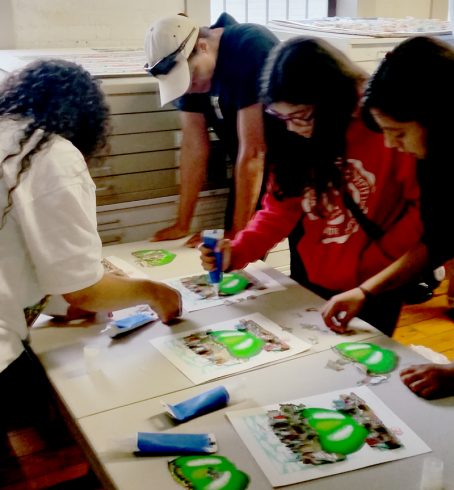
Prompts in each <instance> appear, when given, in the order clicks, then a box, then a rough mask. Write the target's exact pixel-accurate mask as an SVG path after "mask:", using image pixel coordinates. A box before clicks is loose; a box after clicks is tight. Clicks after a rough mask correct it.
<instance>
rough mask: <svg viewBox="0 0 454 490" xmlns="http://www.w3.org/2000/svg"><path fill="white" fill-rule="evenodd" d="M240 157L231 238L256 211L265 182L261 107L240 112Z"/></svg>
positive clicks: (236, 177)
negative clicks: (263, 181)
mask: <svg viewBox="0 0 454 490" xmlns="http://www.w3.org/2000/svg"><path fill="white" fill-rule="evenodd" d="M237 131H238V142H239V148H238V156H237V161H236V165H235V210H234V215H233V229H232V230H231V231H232V235H233V234H235V233H236V232H238V231H240V230H242V229H243V228H244V227H245V226H246V224H247V222H248V221H249V219H250V218H251V216H252V214H253V213H254V211H255V207H256V205H257V200H258V197H259V193H260V187H261V185H262V180H263V170H264V156H265V141H264V131H263V108H262V104H254V105H252V106H249V107H245V108H244V109H241V110H240V111H239V112H238V120H237Z"/></svg>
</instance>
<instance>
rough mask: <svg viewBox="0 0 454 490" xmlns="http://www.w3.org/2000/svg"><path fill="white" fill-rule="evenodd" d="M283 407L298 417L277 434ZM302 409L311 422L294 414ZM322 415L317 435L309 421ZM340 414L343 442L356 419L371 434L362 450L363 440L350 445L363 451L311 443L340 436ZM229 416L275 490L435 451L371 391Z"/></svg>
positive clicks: (365, 389)
mask: <svg viewBox="0 0 454 490" xmlns="http://www.w3.org/2000/svg"><path fill="white" fill-rule="evenodd" d="M359 400H362V402H363V403H360V401H359ZM283 406H286V407H288V406H292V412H290V413H293V412H296V413H297V414H298V418H296V421H294V420H293V419H292V415H284V422H283V423H282V425H281V427H280V433H279V431H278V430H277V428H276V427H274V430H273V427H272V424H271V423H270V419H271V418H272V417H274V416H276V415H277V416H279V415H282V412H281V409H282V407H283ZM299 406H301V407H302V410H308V411H307V412H306V415H307V416H308V417H307V418H306V419H305V418H304V416H303V418H302V419H301V418H299V412H300V411H301V410H299V409H298V408H295V407H299ZM309 409H312V410H311V411H309ZM317 412H318V414H319V417H320V420H319V424H318V427H317V431H316V430H315V429H314V428H313V427H311V426H309V423H308V422H307V420H308V419H309V418H311V417H312V418H313V417H314V415H315V414H316V413H317ZM330 412H332V413H333V414H332V415H331V419H329V418H327V420H323V419H322V415H323V413H326V414H328V413H330ZM335 412H339V413H340V414H341V416H340V418H339V422H340V423H339V428H341V426H342V424H345V427H344V432H343V431H340V432H338V434H337V436H338V437H339V438H341V436H343V437H345V436H348V433H349V432H350V431H351V426H350V427H349V425H350V420H351V419H354V420H355V421H356V422H357V423H358V425H361V426H363V427H364V428H365V429H366V430H367V431H368V435H367V437H366V440H365V444H363V445H362V446H361V444H360V442H358V440H359V441H360V438H359V437H356V440H355V441H354V442H352V443H351V449H353V448H354V445H355V444H357V445H358V446H360V447H359V448H358V450H356V451H354V452H350V453H348V454H344V455H342V453H340V452H339V453H328V452H327V451H325V450H323V449H322V446H321V444H320V443H318V444H319V445H318V446H317V445H316V443H315V442H314V443H312V442H311V439H314V440H316V441H320V438H319V435H318V434H320V433H321V432H322V431H324V432H325V435H326V434H330V433H332V434H333V435H334V434H335V433H336V430H335V424H336V420H335V417H336V416H335V415H334V413H335ZM226 415H227V417H228V418H229V420H230V422H231V423H232V425H233V427H234V428H235V430H236V432H237V434H238V435H239V437H240V438H241V440H242V441H243V442H244V444H245V445H246V446H247V448H248V450H249V452H250V453H251V455H252V456H253V457H254V459H255V460H256V461H257V463H258V464H259V466H260V468H261V469H262V471H263V472H264V474H265V475H266V477H267V478H268V480H269V481H270V483H271V485H272V486H273V487H278V486H283V485H292V484H294V483H300V482H304V481H308V480H313V479H316V478H321V477H324V476H331V475H335V474H338V473H345V472H348V471H353V470H356V469H358V468H364V467H367V466H371V465H375V464H379V463H384V462H387V461H395V460H398V459H402V458H407V457H410V456H415V455H417V454H423V453H427V452H429V451H430V448H429V447H428V446H427V445H426V444H425V443H424V442H423V441H422V440H421V439H420V438H419V437H418V436H417V435H416V434H415V433H414V432H413V431H412V430H411V429H410V428H409V427H408V426H407V425H406V424H405V423H404V422H403V421H402V420H400V419H399V418H398V417H397V416H396V415H395V414H394V413H393V412H392V411H391V410H390V409H389V408H388V407H387V406H386V405H385V404H384V403H383V402H382V401H381V400H380V399H379V398H378V397H377V396H376V395H375V394H374V393H373V392H372V391H371V390H370V389H369V388H368V387H366V386H361V387H355V388H349V389H345V390H337V391H334V392H330V393H323V394H320V395H315V396H311V397H305V398H300V399H297V400H291V401H289V402H286V403H285V404H280V405H276V404H275V405H270V406H267V407H255V408H250V409H245V410H238V411H230V412H227V414H226ZM342 416H348V417H350V418H347V417H346V418H343V417H342ZM338 417H339V416H338ZM281 420H282V419H281ZM289 420H291V421H292V423H293V424H294V425H293V426H292V425H291V424H290V423H289V422H288V421H289ZM304 420H306V422H305V424H304V423H303V422H304ZM278 421H279V419H278ZM293 429H294V430H293ZM292 430H293V431H292ZM331 431H332V432H331ZM317 432H318V433H317ZM347 439H348V438H347ZM349 443H350V441H349ZM344 452H347V451H344Z"/></svg>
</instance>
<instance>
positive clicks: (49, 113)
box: [0, 59, 109, 226]
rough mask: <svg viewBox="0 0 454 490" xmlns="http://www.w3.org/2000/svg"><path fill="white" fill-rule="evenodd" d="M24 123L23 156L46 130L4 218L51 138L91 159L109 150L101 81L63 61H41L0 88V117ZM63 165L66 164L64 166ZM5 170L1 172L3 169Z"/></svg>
mask: <svg viewBox="0 0 454 490" xmlns="http://www.w3.org/2000/svg"><path fill="white" fill-rule="evenodd" d="M3 117H10V118H14V119H23V120H24V121H25V122H26V127H25V129H24V131H23V135H22V137H21V139H20V144H19V147H20V149H19V151H18V152H17V153H15V154H12V155H9V156H8V157H7V158H6V159H5V161H6V160H7V159H8V158H11V157H13V156H15V155H17V154H19V153H20V152H21V151H22V148H23V147H24V145H25V144H26V143H27V141H28V140H29V139H30V138H31V136H32V135H33V134H34V133H35V131H36V130H38V129H40V130H42V137H41V139H40V140H39V143H38V145H37V146H36V147H35V148H34V149H33V150H32V151H31V152H30V153H29V154H28V155H27V156H26V157H24V158H23V159H22V162H21V168H20V169H19V172H18V175H17V181H16V184H15V185H14V186H13V187H12V188H11V189H9V192H8V204H7V207H6V209H5V210H4V211H3V216H2V223H1V226H3V224H4V222H5V218H6V214H7V213H8V211H9V210H10V209H11V206H12V193H13V192H14V189H15V188H16V187H17V186H18V185H19V182H20V177H21V175H22V174H23V173H24V172H25V171H26V170H27V169H28V168H29V166H30V164H31V157H32V156H33V155H34V154H35V153H37V152H38V151H40V149H41V148H43V146H44V145H45V144H46V143H47V142H48V141H49V139H50V138H51V137H52V135H60V136H62V137H63V138H66V139H67V140H69V141H70V142H71V143H72V144H73V145H74V146H75V147H76V148H78V149H79V151H80V152H81V153H82V155H83V156H84V157H85V159H88V158H89V157H91V156H93V155H94V154H95V153H96V152H97V151H99V150H101V149H102V148H103V147H104V146H105V145H106V139H107V133H108V128H109V110H108V107H107V104H106V102H105V99H104V95H103V93H102V91H101V89H100V87H99V84H98V82H97V81H96V80H95V79H94V78H93V77H92V76H91V75H90V74H89V73H88V72H87V71H86V70H85V69H84V68H82V67H81V66H79V65H77V64H75V63H72V62H69V61H64V60H59V59H49V60H38V61H35V62H33V63H30V64H29V65H27V66H26V67H25V68H24V69H23V70H21V71H19V72H16V73H13V74H11V75H10V76H9V77H8V78H7V79H6V80H5V81H4V82H3V84H2V85H1V86H0V118H3ZM62 165H64V162H62ZM0 170H1V169H0Z"/></svg>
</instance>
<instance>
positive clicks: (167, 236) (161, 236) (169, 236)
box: [149, 223, 188, 242]
mask: <svg viewBox="0 0 454 490" xmlns="http://www.w3.org/2000/svg"><path fill="white" fill-rule="evenodd" d="M187 234H188V229H184V228H181V227H180V225H179V224H178V223H175V224H174V225H172V226H168V227H167V228H163V229H162V230H158V231H157V232H156V233H155V234H154V236H152V237H151V238H150V239H149V241H150V242H161V241H164V240H177V239H178V238H183V237H184V236H186V235H187Z"/></svg>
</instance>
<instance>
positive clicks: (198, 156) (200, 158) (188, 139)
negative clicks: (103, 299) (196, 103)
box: [152, 112, 210, 241]
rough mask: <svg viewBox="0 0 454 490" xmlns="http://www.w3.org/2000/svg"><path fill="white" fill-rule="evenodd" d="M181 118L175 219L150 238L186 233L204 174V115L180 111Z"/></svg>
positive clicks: (206, 153) (164, 237)
mask: <svg viewBox="0 0 454 490" xmlns="http://www.w3.org/2000/svg"><path fill="white" fill-rule="evenodd" d="M180 119H181V125H182V131H183V141H182V144H181V156H180V182H181V184H180V202H179V206H178V216H177V221H176V223H175V224H174V225H172V226H170V227H168V228H164V229H163V230H160V231H158V232H157V233H156V234H155V236H154V237H153V238H152V241H159V240H174V239H177V238H181V237H183V236H185V235H187V234H188V231H189V227H190V225H191V219H192V216H193V214H194V209H195V205H196V203H197V198H198V196H199V192H200V190H201V188H202V185H203V182H204V181H205V177H206V172H207V162H208V156H209V151H210V147H209V139H208V132H207V126H206V120H205V116H204V115H203V114H200V113H195V112H181V113H180Z"/></svg>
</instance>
